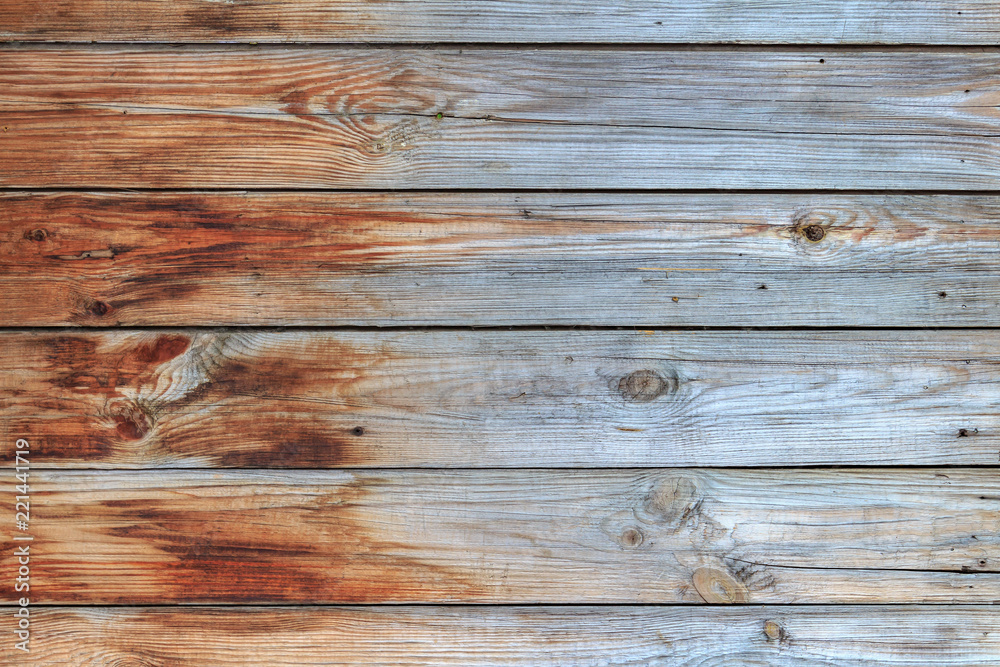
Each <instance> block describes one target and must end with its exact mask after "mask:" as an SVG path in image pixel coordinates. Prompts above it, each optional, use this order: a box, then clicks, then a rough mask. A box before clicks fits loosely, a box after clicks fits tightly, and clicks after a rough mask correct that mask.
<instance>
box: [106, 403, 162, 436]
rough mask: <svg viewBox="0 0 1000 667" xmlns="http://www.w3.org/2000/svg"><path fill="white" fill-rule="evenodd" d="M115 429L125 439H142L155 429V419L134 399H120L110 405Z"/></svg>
mask: <svg viewBox="0 0 1000 667" xmlns="http://www.w3.org/2000/svg"><path fill="white" fill-rule="evenodd" d="M109 412H110V414H111V420H112V421H113V422H114V423H115V431H117V433H118V435H119V436H121V438H122V439H123V440H131V441H135V440H142V439H143V438H145V437H146V435H148V434H149V432H150V431H152V430H153V419H152V417H150V416H149V414H148V413H146V411H145V410H143V409H142V407H141V406H139V404H138V403H134V402H132V401H118V402H116V403H113V404H112V405H111V406H110V407H109Z"/></svg>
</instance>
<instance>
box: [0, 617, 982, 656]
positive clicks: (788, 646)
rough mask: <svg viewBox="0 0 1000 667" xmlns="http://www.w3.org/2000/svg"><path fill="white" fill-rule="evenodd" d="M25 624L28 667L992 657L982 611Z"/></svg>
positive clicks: (52, 620) (44, 620) (46, 620)
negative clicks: (28, 640) (28, 627)
mask: <svg viewBox="0 0 1000 667" xmlns="http://www.w3.org/2000/svg"><path fill="white" fill-rule="evenodd" d="M31 619H32V620H31V623H32V633H33V635H32V636H33V638H32V640H31V655H30V657H31V664H33V665H35V666H36V667H49V666H51V667H83V666H85V665H86V666H90V665H98V664H99V665H132V664H135V665H192V666H197V667H201V666H202V665H206V664H211V665H219V666H220V667H225V666H228V665H239V666H243V665H250V664H253V665H271V666H273V667H286V666H288V667H290V666H292V665H295V666H299V665H365V666H366V667H367V666H368V665H372V664H380V665H388V664H391V665H452V666H462V667H464V666H466V665H510V666H512V667H513V666H517V665H523V666H528V665H531V666H535V665H606V666H625V665H637V664H641V665H737V666H746V667H757V666H759V665H764V664H766V665H788V666H792V665H794V666H796V667H803V666H808V667H829V666H830V665H850V664H855V665H858V664H864V665H868V666H871V667H880V666H883V665H884V666H885V667H890V666H897V665H900V664H906V665H910V666H912V667H923V666H927V667H930V666H932V665H934V666H939V665H942V664H947V665H952V666H955V667H960V666H967V667H973V666H975V667H981V666H982V665H988V664H993V662H995V660H996V656H997V655H1000V639H998V638H1000V633H998V632H997V631H996V608H995V607H989V606H985V607H984V606H962V607H936V608H927V607H923V608H920V607H910V606H907V607H870V606H866V607H851V606H821V607H814V606H782V607H757V606H744V607H739V608H719V607H715V608H711V609H709V608H686V609H677V608H664V607H659V608H655V607H586V606H576V607H501V608H489V607H485V608H484V607H475V608H464V609H462V608H454V607H393V608H391V609H385V608H359V607H353V608H345V607H339V608H337V607H334V608H316V607H313V608H298V609H288V608H260V607H244V608H241V609H239V610H234V609H227V608H220V607H213V608H185V609H162V608H159V609H158V608H140V609H122V608H110V609H108V608H97V609H72V608H71V609H65V608H62V609H37V610H33V611H32V612H31ZM3 650H4V651H8V650H12V649H10V648H9V642H8V643H7V644H5V645H4V646H3ZM12 657H13V658H14V659H15V660H16V659H18V658H17V656H12Z"/></svg>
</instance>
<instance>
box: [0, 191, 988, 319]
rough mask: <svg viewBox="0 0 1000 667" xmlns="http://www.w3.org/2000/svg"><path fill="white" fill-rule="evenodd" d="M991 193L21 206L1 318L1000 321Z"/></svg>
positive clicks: (238, 199)
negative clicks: (969, 194)
mask: <svg viewBox="0 0 1000 667" xmlns="http://www.w3.org/2000/svg"><path fill="white" fill-rule="evenodd" d="M998 272H1000V199H998V198H996V197H986V196H974V197H973V196H907V195H894V196H843V195H814V194H810V195H794V196H790V195H653V194H643V195H636V194H632V195H629V194H614V195H610V194H604V195H602V194H573V195H569V194H530V193H521V194H476V193H465V194H444V193H423V194H418V193H408V194H370V193H354V194H331V193H285V194H277V193H235V194H211V193H183V194H164V193H145V194H135V193H122V194H115V193H103V194H80V193H77V194H37V193H36V194H29V193H7V194H0V279H2V280H3V285H4V289H3V290H0V324H2V325H4V326H52V325H67V324H72V325H80V324H82V325H96V326H108V325H170V326H178V325H181V326H183V325H242V324H256V325H289V324H299V325H338V324H340V325H343V324H350V325H375V326H380V325H390V324H392V325H401V324H402V325H441V324H444V325H458V326H468V325H478V326H482V325H494V326H495V325H510V324H519V325H539V324H571V325H579V324H587V325H611V326H629V327H634V326H638V327H642V326H647V327H649V326H681V325H687V326H690V325H695V326H702V325H708V326H773V325H783V326H897V327H899V326H903V327H905V326H912V325H913V324H915V323H916V324H919V325H921V326H947V327H956V326H964V327H970V326H971V327H975V326H998V325H1000V283H998V281H997V280H996V276H997V274H998Z"/></svg>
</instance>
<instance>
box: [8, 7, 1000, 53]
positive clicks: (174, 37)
mask: <svg viewBox="0 0 1000 667" xmlns="http://www.w3.org/2000/svg"><path fill="white" fill-rule="evenodd" d="M0 26H2V28H0V38H2V39H6V40H24V41H57V42H58V41H84V42H88V41H98V42H100V41H122V42H214V41H253V42H294V41H304V42H477V41H483V42H651V43H652V42H660V43H672V42H688V43H704V42H709V43H711V42H735V43H738V42H750V43H756V42H764V43H775V44H782V43H824V44H848V43H854V44H873V43H874V44H898V43H907V44H920V43H925V44H981V45H984V46H995V45H996V43H997V40H998V36H1000V10H998V8H997V6H996V4H995V3H993V2H990V0H964V1H963V2H960V3H948V2H932V1H929V0H862V1H860V2H835V1H833V0H823V1H820V2H810V3H806V2H802V1H801V0H771V1H769V2H755V3H734V2H732V1H731V0H698V1H697V2H690V1H687V2H685V1H684V0H642V1H636V2H628V3H611V4H609V3H601V2H597V1H596V0H565V1H563V2H559V3H549V2H543V1H541V0H502V1H500V2H483V3H478V4H476V5H475V9H474V11H472V10H470V6H469V4H468V3H464V2H458V1H457V0H421V2H407V1H405V0H378V1H376V0H339V1H338V2H336V3H331V2H322V1H321V0H267V1H265V0H243V1H241V2H238V3H228V2H227V3H222V2H199V1H198V0H173V1H172V2H144V1H142V0H116V2H114V3H108V2H104V1H102V0H51V1H49V2H46V3H44V4H43V5H37V6H35V5H32V6H31V8H30V10H26V9H25V5H24V4H18V3H17V2H15V1H14V0H3V1H2V2H0Z"/></svg>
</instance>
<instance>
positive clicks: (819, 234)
mask: <svg viewBox="0 0 1000 667" xmlns="http://www.w3.org/2000/svg"><path fill="white" fill-rule="evenodd" d="M801 233H802V236H804V237H806V240H807V241H812V242H813V243H819V242H820V241H822V240H823V237H824V236H826V230H825V229H823V228H822V227H821V226H819V225H806V226H805V227H803V228H802V229H801Z"/></svg>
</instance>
